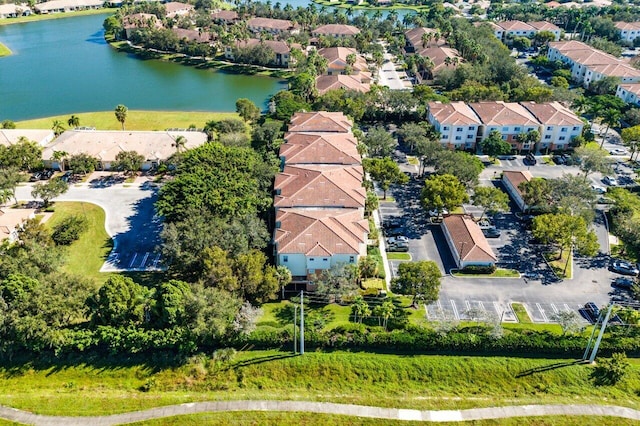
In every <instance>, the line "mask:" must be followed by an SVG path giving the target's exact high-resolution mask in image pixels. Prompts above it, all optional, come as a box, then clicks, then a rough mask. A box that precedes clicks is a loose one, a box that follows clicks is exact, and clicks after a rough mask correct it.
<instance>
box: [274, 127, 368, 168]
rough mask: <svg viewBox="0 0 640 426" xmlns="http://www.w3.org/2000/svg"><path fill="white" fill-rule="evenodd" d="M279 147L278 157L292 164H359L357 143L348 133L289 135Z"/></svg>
mask: <svg viewBox="0 0 640 426" xmlns="http://www.w3.org/2000/svg"><path fill="white" fill-rule="evenodd" d="M285 140H286V143H284V144H282V145H280V157H284V158H285V159H286V164H287V165H292V164H361V163H362V157H360V154H358V149H357V145H358V141H357V140H356V138H355V137H354V136H353V135H351V134H349V133H325V134H313V133H291V134H289V135H287V137H286V138H285Z"/></svg>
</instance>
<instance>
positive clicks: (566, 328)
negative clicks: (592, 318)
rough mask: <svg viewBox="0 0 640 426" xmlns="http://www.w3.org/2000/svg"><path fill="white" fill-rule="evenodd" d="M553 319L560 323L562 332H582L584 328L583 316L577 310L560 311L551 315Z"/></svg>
mask: <svg viewBox="0 0 640 426" xmlns="http://www.w3.org/2000/svg"><path fill="white" fill-rule="evenodd" d="M551 319H552V320H553V321H556V322H557V323H558V324H560V327H561V328H562V334H563V335H564V334H567V333H580V332H582V330H583V329H584V325H583V323H582V318H581V317H580V315H578V313H577V312H575V311H559V312H557V313H555V314H553V315H551Z"/></svg>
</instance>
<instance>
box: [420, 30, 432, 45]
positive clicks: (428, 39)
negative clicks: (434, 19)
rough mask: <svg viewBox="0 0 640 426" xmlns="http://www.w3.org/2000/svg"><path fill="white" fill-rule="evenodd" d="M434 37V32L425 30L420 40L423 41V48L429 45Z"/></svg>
mask: <svg viewBox="0 0 640 426" xmlns="http://www.w3.org/2000/svg"><path fill="white" fill-rule="evenodd" d="M432 37H433V34H431V33H429V32H425V33H423V34H422V36H421V37H420V41H422V47H423V48H425V47H427V45H428V44H429V43H430V42H431V38H432Z"/></svg>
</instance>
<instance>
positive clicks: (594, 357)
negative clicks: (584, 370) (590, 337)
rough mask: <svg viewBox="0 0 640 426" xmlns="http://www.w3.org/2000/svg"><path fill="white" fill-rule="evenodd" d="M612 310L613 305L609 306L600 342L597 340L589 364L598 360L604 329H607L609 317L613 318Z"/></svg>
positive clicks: (599, 337)
mask: <svg viewBox="0 0 640 426" xmlns="http://www.w3.org/2000/svg"><path fill="white" fill-rule="evenodd" d="M612 310H613V304H611V305H609V309H608V310H607V315H605V317H604V321H602V328H601V329H600V334H598V340H596V344H595V345H593V352H591V357H589V362H593V361H595V359H596V354H597V353H598V348H599V347H600V341H601V340H602V336H603V335H604V329H605V328H607V323H608V322H609V317H610V316H611V311H612Z"/></svg>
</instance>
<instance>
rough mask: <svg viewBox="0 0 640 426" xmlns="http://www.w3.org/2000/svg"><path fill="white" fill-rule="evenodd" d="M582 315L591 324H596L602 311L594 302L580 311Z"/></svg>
mask: <svg viewBox="0 0 640 426" xmlns="http://www.w3.org/2000/svg"><path fill="white" fill-rule="evenodd" d="M580 314H582V316H583V317H585V318H586V319H587V320H589V322H590V323H592V324H594V323H595V322H596V321H598V317H599V316H600V309H599V308H598V306H597V305H596V304H595V303H593V302H588V303H587V304H585V305H584V308H582V309H580Z"/></svg>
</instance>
